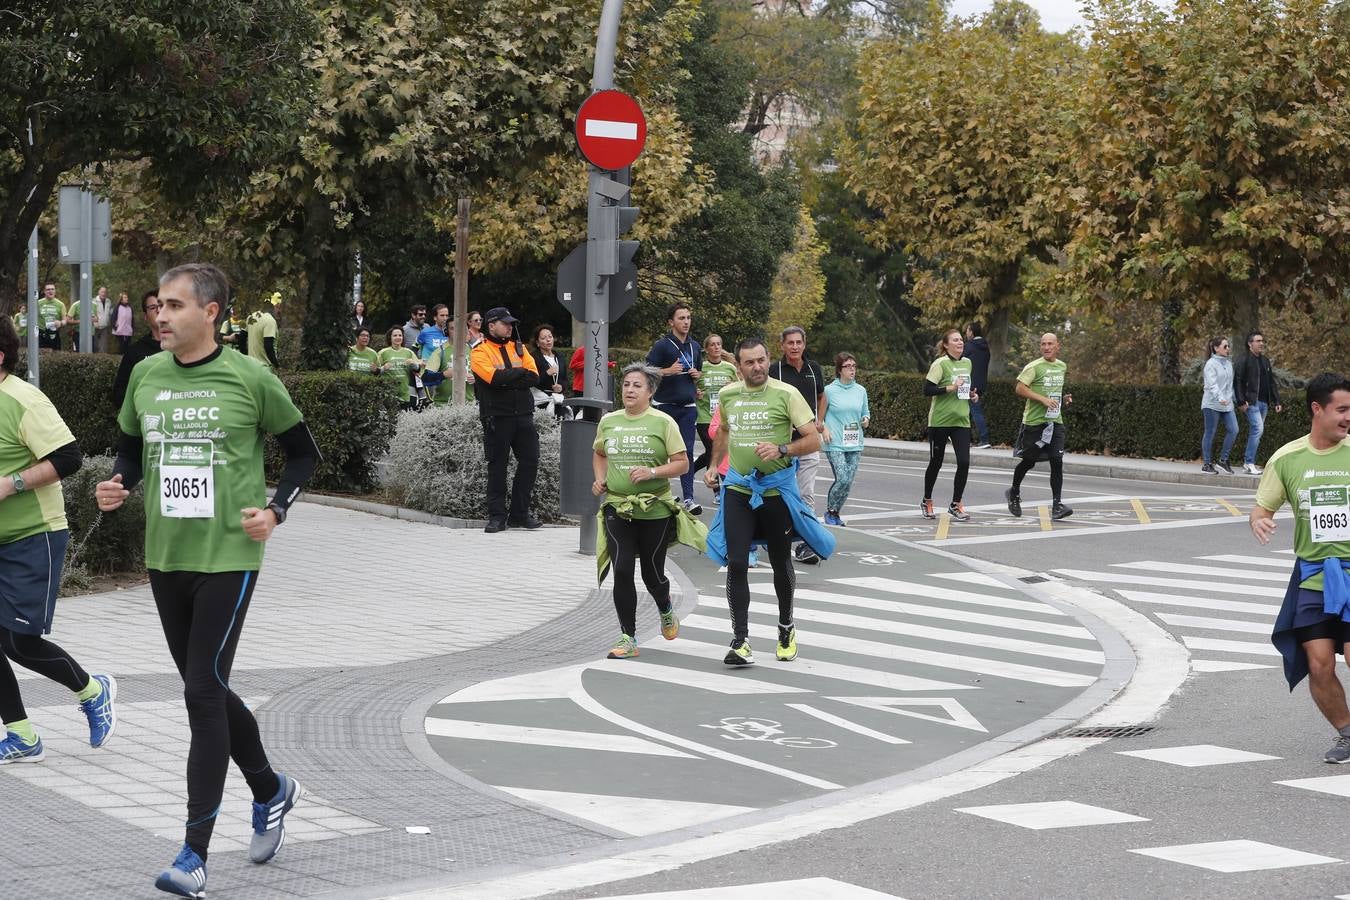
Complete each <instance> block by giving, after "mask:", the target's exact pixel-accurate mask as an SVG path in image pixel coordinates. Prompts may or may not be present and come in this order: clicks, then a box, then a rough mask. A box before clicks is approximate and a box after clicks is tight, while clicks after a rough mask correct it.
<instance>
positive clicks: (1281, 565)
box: [1200, 553, 1293, 578]
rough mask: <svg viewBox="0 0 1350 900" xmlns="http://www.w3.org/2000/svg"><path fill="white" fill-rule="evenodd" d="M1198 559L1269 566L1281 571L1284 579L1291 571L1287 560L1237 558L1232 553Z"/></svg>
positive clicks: (1260, 557) (1253, 557)
mask: <svg viewBox="0 0 1350 900" xmlns="http://www.w3.org/2000/svg"><path fill="white" fill-rule="evenodd" d="M1200 558H1201V559H1204V560H1211V561H1213V562H1230V563H1238V564H1240V565H1249V566H1270V567H1271V568H1275V569H1283V570H1284V571H1285V577H1286V578H1287V577H1288V573H1289V572H1291V571H1292V570H1293V566H1291V565H1289V560H1287V559H1270V558H1268V557H1262V556H1238V555H1236V554H1233V553H1221V554H1219V555H1218V556H1202V557H1200Z"/></svg>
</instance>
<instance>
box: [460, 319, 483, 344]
mask: <svg viewBox="0 0 1350 900" xmlns="http://www.w3.org/2000/svg"><path fill="white" fill-rule="evenodd" d="M464 335H465V337H464V339H465V341H466V342H467V343H468V345H469V349H470V350H472V349H473V348H474V347H477V346H478V345H479V344H481V343H483V314H482V313H480V312H479V311H478V310H476V309H471V310H469V321H468V322H466V323H465V328H464Z"/></svg>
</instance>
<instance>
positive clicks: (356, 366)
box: [347, 347, 380, 375]
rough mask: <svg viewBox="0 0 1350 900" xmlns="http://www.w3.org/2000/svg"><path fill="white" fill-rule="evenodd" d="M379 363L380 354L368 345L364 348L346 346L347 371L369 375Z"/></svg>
mask: <svg viewBox="0 0 1350 900" xmlns="http://www.w3.org/2000/svg"><path fill="white" fill-rule="evenodd" d="M379 364H380V354H379V353H377V352H376V351H374V350H372V349H370V348H369V347H367V348H366V349H364V350H357V349H356V348H355V347H348V348H347V371H349V372H360V373H361V374H362V375H369V374H371V373H372V372H374V371H375V367H376V366H378V365H379Z"/></svg>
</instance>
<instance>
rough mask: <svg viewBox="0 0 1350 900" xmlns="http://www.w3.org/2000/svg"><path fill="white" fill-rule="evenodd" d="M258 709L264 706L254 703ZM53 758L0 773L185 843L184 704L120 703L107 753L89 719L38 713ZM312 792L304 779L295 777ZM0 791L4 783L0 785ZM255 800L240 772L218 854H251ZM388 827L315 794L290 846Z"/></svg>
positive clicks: (225, 807)
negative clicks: (94, 740)
mask: <svg viewBox="0 0 1350 900" xmlns="http://www.w3.org/2000/svg"><path fill="white" fill-rule="evenodd" d="M245 702H247V703H248V704H249V705H250V706H254V705H256V703H257V700H256V699H249V700H246V701H245ZM30 713H31V716H32V719H33V721H34V722H35V723H36V724H37V726H38V728H39V730H40V732H41V734H42V741H43V743H44V744H46V746H47V758H46V759H45V760H44V761H43V762H41V763H37V764H36V765H11V766H5V767H3V768H0V779H3V778H4V777H5V776H6V775H8V776H11V777H14V778H19V779H22V780H23V781H26V782H28V783H29V784H32V785H34V786H36V787H40V788H45V789H47V790H50V791H55V792H56V793H58V794H60V795H61V796H63V797H65V798H67V799H69V800H73V801H75V802H76V803H80V804H82V805H84V806H87V807H89V808H91V809H94V810H96V811H98V812H100V813H103V814H104V815H107V816H111V817H112V818H114V819H117V820H119V821H122V822H126V823H128V824H130V825H135V826H136V827H138V828H143V829H145V830H146V831H149V832H152V833H154V834H156V835H159V836H161V837H164V838H166V839H169V840H172V841H175V842H178V841H182V839H183V824H184V822H186V820H187V779H186V775H185V767H186V760H187V751H188V737H189V731H188V725H187V713H186V712H185V711H184V709H183V703H182V701H146V702H142V703H127V702H125V701H123V700H120V699H119V700H118V701H117V732H116V733H115V734H114V735H113V737H112V739H111V740H109V741H108V743H107V744H106V745H105V746H104V747H102V748H101V749H99V750H95V749H93V748H92V747H90V746H89V728H88V725H87V723H86V722H85V720H84V717H83V716H79V715H76V716H72V715H71V714H70V713H71V709H70V708H68V707H43V708H39V709H33V710H30ZM294 774H295V775H296V777H297V779H298V780H299V781H300V784H301V786H302V787H303V786H304V773H303V772H298V773H294ZM0 784H3V782H2V781H0ZM252 804H253V793H252V791H250V790H249V788H248V785H247V784H246V783H245V782H244V779H243V776H241V775H240V774H239V773H238V770H237V769H235V768H234V766H233V765H231V767H230V773H229V775H228V777H227V778H226V782H225V796H224V798H223V800H222V802H221V805H220V815H219V816H218V817H217V819H216V830H215V834H214V836H213V837H212V838H211V849H212V851H214V852H225V851H229V850H243V849H246V848H247V847H248V841H249V836H250V835H251V834H252V833H253V806H252ZM384 830H385V828H384V826H383V825H380V824H379V823H378V822H372V821H369V820H367V819H363V818H361V817H360V816H354V815H351V814H350V813H347V812H345V811H343V810H342V809H339V808H338V807H336V806H334V805H332V804H331V803H329V802H328V801H326V800H323V799H322V798H320V797H316V796H314V795H313V794H311V793H309V792H308V791H306V792H305V795H304V797H303V798H302V799H301V800H300V802H299V803H297V804H296V806H295V808H294V809H293V810H291V812H290V813H288V814H287V815H286V840H287V841H322V840H327V839H329V838H336V837H344V836H352V835H358V834H370V833H372V832H376V831H384Z"/></svg>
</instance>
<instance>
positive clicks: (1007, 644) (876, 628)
mask: <svg viewBox="0 0 1350 900" xmlns="http://www.w3.org/2000/svg"><path fill="white" fill-rule="evenodd" d="M700 608H701V609H710V607H700ZM750 611H751V612H756V613H759V614H761V615H764V616H773V617H776V616H777V615H778V604H776V603H759V602H752V603H751V604H750ZM793 616H794V618H796V619H797V621H799V622H820V623H822V624H824V625H837V626H839V627H840V628H857V629H859V630H862V631H872V632H877V633H879V634H889V635H894V636H895V637H902V638H922V639H924V640H928V641H938V642H940V643H947V644H960V645H962V646H969V647H983V648H984V649H986V650H1006V651H1008V652H1009V653H1023V654H1026V655H1028V656H1047V657H1049V658H1050V659H1071V660H1074V661H1075V662H1083V663H1097V664H1099V665H1104V664H1105V663H1106V655H1105V654H1104V653H1102V652H1101V651H1100V650H1086V649H1084V648H1082V647H1066V646H1064V645H1063V644H1043V643H1041V642H1040V641H1024V640H1021V639H1020V638H1008V637H999V636H997V635H992V634H981V633H980V632H975V631H955V630H953V629H950V628H935V627H933V626H931V625H919V624H917V623H914V622H900V621H896V620H895V619H876V618H873V617H871V616H855V615H850V614H849V613H839V612H830V611H828V610H822V609H803V608H802V607H797V608H796V609H795V610H793Z"/></svg>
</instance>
